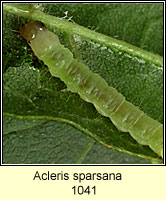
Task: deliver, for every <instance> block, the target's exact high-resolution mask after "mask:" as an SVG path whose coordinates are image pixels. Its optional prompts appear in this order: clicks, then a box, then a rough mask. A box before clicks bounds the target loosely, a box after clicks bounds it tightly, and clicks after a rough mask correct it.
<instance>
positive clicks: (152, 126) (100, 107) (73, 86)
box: [20, 21, 163, 157]
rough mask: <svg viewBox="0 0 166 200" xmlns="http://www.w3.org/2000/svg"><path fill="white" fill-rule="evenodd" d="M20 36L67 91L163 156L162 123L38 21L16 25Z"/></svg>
mask: <svg viewBox="0 0 166 200" xmlns="http://www.w3.org/2000/svg"><path fill="white" fill-rule="evenodd" d="M20 35H21V36H22V37H23V38H25V39H26V40H27V42H28V43H29V45H30V46H31V48H32V50H33V51H34V53H35V55H36V56H37V57H38V58H39V59H41V60H42V61H43V62H44V63H45V64H46V65H47V66H48V68H49V71H50V73H51V75H52V76H55V77H59V78H60V79H61V80H62V81H63V82H64V83H65V84H66V85H67V87H68V89H69V90H70V91H71V92H75V93H78V94H79V95H80V97H81V98H82V99H83V100H85V101H87V102H90V103H92V104H93V105H94V106H95V108H96V109H97V111H98V112H99V113H100V114H101V115H103V116H106V117H109V118H110V120H111V121H112V122H113V124H114V125H115V126H116V127H117V129H119V130H120V131H123V132H129V133H130V134H131V136H132V137H133V138H134V139H135V140H136V141H137V142H138V143H140V144H143V145H149V147H150V148H151V149H152V150H153V151H154V152H156V153H157V154H158V155H159V156H161V157H163V125H162V124H161V123H159V122H158V121H156V120H154V119H152V118H151V117H149V116H147V115H146V114H145V113H144V112H143V111H141V110H140V109H139V108H138V107H136V106H134V105H133V104H132V103H130V102H128V101H126V100H125V97H124V96H123V95H122V94H120V93H118V92H117V90H116V89H115V88H113V87H111V86H109V85H108V84H107V82H106V81H105V80H104V79H103V78H102V77H100V76H99V75H98V74H96V73H93V72H92V71H90V70H89V68H88V67H87V66H86V65H84V64H83V63H81V62H78V61H77V60H76V59H74V58H73V54H72V53H71V52H70V51H69V49H67V48H65V47H64V46H63V45H62V44H60V42H59V39H58V37H57V36H56V34H54V33H53V32H51V31H49V30H47V29H46V28H45V26H44V24H42V23H41V22H38V21H35V22H28V23H26V24H24V25H23V26H22V27H21V28H20Z"/></svg>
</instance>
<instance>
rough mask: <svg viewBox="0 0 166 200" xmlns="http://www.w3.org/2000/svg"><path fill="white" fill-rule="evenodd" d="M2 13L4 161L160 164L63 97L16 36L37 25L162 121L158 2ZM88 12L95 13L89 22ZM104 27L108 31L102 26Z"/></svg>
mask: <svg viewBox="0 0 166 200" xmlns="http://www.w3.org/2000/svg"><path fill="white" fill-rule="evenodd" d="M143 8H144V10H145V11H146V12H143ZM157 8H158V9H157ZM3 9H4V16H3V23H4V24H3V72H4V74H3V111H4V138H3V139H4V143H3V144H4V155H3V158H4V163H101V164H102V163H149V162H150V161H148V160H144V159H141V158H139V157H142V158H146V159H149V160H157V161H161V160H160V158H159V157H158V156H157V155H156V154H155V153H154V152H153V151H151V150H150V148H149V147H147V146H143V145H140V144H138V143H137V142H136V141H135V140H134V139H132V138H131V137H130V135H129V134H128V133H122V132H120V131H118V130H117V129H116V128H115V126H114V125H113V124H112V123H111V121H110V120H109V119H108V118H106V117H102V116H101V115H100V114H99V113H98V112H97V111H96V110H95V108H94V106H93V105H92V104H89V103H86V102H85V101H83V100H82V99H81V98H80V97H79V96H78V95H77V94H73V93H71V92H69V91H67V90H66V86H65V84H64V83H63V82H61V81H60V80H59V79H58V78H55V77H52V76H51V75H50V73H49V71H48V68H47V66H45V65H44V64H43V63H42V62H41V61H39V60H38V59H37V58H36V57H35V56H34V54H33V52H32V50H31V49H30V47H29V46H28V44H27V43H26V41H24V40H23V39H21V38H20V36H19V34H18V33H16V32H14V31H13V30H16V31H18V30H19V27H20V25H21V24H22V23H23V22H25V21H28V20H39V21H42V22H43V23H44V24H45V25H46V27H47V28H48V29H49V30H51V31H53V32H55V33H56V34H57V35H58V36H59V38H60V41H61V43H62V44H64V45H65V47H66V48H69V49H70V51H72V53H73V55H74V57H75V58H76V59H78V60H79V61H80V62H83V63H85V64H86V65H87V66H88V67H89V68H90V70H92V71H94V72H96V73H98V74H99V75H100V76H101V77H102V78H104V79H105V80H106V81H107V82H108V84H109V85H111V86H113V87H114V88H116V89H117V90H118V91H119V92H120V93H122V94H123V95H124V96H125V97H126V99H127V100H128V101H130V102H132V103H133V104H134V105H136V106H139V107H140V109H141V110H143V111H144V112H145V113H147V114H148V115H149V116H150V117H152V118H154V119H156V120H158V121H159V122H161V123H163V68H162V57H161V56H162V51H161V50H162V45H163V41H162V34H163V27H162V20H163V16H162V4H128V5H123V4H102V5H100V7H99V5H98V4H86V5H84V4H49V5H47V4H38V5H37V4H35V5H31V4H26V5H25V4H19V5H17V4H3ZM80 10H83V12H82V13H81V12H80ZM147 10H148V11H149V12H147ZM66 11H67V12H66ZM102 11H103V13H102ZM116 11H117V12H116ZM121 11H123V12H121ZM129 11H132V12H129ZM54 13H56V14H55V15H56V16H54ZM85 13H89V14H90V13H94V14H93V15H92V18H90V17H87V19H88V21H87V20H86V19H85ZM104 13H105V14H104ZM115 13H117V15H115ZM94 15H95V17H94ZM72 16H73V17H72ZM101 16H102V17H101ZM124 16H126V20H124ZM140 16H141V19H142V20H140V19H139V17H140ZM113 17H114V20H113V19H112V18H113ZM100 19H101V21H100ZM121 19H123V21H122V20H121ZM132 20H133V21H134V22H135V24H133V23H132V22H133V21H132ZM84 21H85V24H84V23H83V22H84ZM109 21H110V24H111V25H112V26H111V25H109V26H108V25H107V26H105V25H106V24H108V22H109ZM118 22H119V23H118ZM122 22H123V23H122ZM79 24H80V25H81V26H80V25H79ZM122 25H123V26H122ZM89 26H90V27H89ZM138 26H140V27H142V28H141V29H139V31H138V28H137V27H138ZM104 27H105V28H104ZM154 27H155V28H154ZM156 27H158V29H156ZM90 29H91V30H90ZM92 29H93V30H92ZM94 30H95V31H94ZM152 30H153V31H152ZM159 30H160V31H159ZM151 31H152V32H153V34H150V33H151ZM154 34H155V38H154ZM111 36H112V37H114V38H118V39H121V40H124V41H127V42H128V43H126V42H124V41H121V40H117V39H114V38H112V37H111ZM149 41H153V42H154V44H155V45H154V48H153V45H152V44H151V45H149V43H150V42H149ZM129 43H130V44H133V45H135V46H132V45H130V44H129ZM136 46H137V47H136ZM138 47H140V48H138ZM143 49H145V50H148V51H145V50H143ZM159 54H160V55H159ZM71 126H72V127H71ZM73 127H74V128H73ZM80 131H81V132H82V133H81V132H80ZM47 134H48V136H47ZM96 141H97V142H96ZM99 143H100V144H102V145H104V146H105V147H104V146H102V145H100V144H99ZM110 148H111V149H113V150H116V151H120V152H116V151H112V150H110ZM23 149H24V151H23ZM92 152H95V154H94V153H92ZM124 153H127V154H130V155H131V156H130V155H127V154H124ZM96 155H98V156H97V157H96V159H94V158H95V156H96ZM134 156H138V158H136V157H134ZM103 157H104V158H105V159H104V158H103ZM122 157H123V159H122ZM19 158H20V159H19ZM118 158H119V159H118Z"/></svg>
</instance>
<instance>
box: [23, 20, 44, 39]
mask: <svg viewBox="0 0 166 200" xmlns="http://www.w3.org/2000/svg"><path fill="white" fill-rule="evenodd" d="M45 29H46V27H45V25H44V24H43V23H42V22H39V21H33V22H27V23H25V24H23V25H22V26H21V28H20V36H21V37H23V38H24V39H26V40H27V42H30V41H31V40H33V39H35V37H36V35H37V33H38V31H42V30H45Z"/></svg>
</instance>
